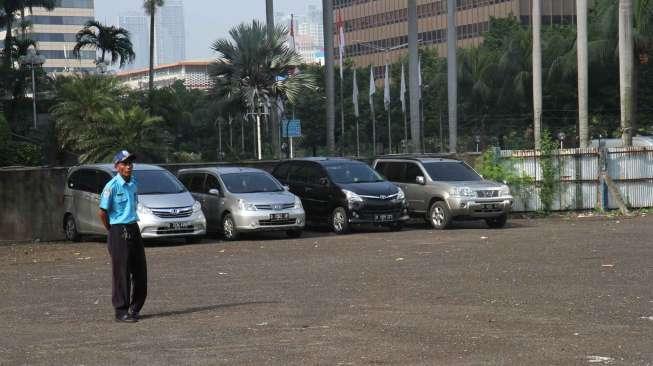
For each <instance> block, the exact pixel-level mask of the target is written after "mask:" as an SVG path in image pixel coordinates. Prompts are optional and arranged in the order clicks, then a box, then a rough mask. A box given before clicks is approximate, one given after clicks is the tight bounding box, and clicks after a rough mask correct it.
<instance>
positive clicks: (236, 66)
mask: <svg viewBox="0 0 653 366" xmlns="http://www.w3.org/2000/svg"><path fill="white" fill-rule="evenodd" d="M287 33H288V31H287V30H286V28H285V27H283V26H276V27H275V28H274V30H273V32H272V33H271V34H272V37H269V36H268V30H267V27H266V26H265V24H263V23H261V22H259V21H256V20H254V21H252V23H251V24H246V23H242V24H240V25H238V26H236V27H234V28H232V29H231V30H230V31H229V35H230V36H231V40H229V39H219V40H217V41H215V42H214V43H213V45H212V46H211V48H212V49H213V50H214V51H215V52H217V53H218V59H217V60H216V61H215V62H214V63H213V64H212V65H211V69H210V74H211V76H212V78H213V80H214V82H215V93H216V95H217V96H218V97H219V98H220V99H222V101H223V102H225V103H226V104H228V105H229V104H231V105H236V106H237V107H238V108H239V109H240V110H241V111H242V112H248V111H249V112H261V111H262V109H265V108H266V105H267V104H268V103H270V104H271V105H274V103H275V101H276V100H277V98H278V97H280V98H282V99H285V100H288V101H289V102H290V103H291V104H293V103H295V102H296V100H297V98H298V96H299V95H300V93H301V92H302V91H303V89H304V88H315V86H316V83H315V77H314V75H312V74H309V73H300V72H298V70H297V68H296V67H297V66H298V65H299V64H301V57H300V56H299V54H298V53H297V52H296V51H295V50H294V49H291V48H289V47H288V46H287V45H286V44H285V40H286V39H287Z"/></svg>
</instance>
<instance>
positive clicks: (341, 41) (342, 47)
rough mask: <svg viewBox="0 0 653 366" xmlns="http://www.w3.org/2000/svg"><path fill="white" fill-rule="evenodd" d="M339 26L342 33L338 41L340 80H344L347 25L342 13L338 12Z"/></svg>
mask: <svg viewBox="0 0 653 366" xmlns="http://www.w3.org/2000/svg"><path fill="white" fill-rule="evenodd" d="M338 28H339V30H338V31H339V33H340V39H339V41H338V50H339V51H340V80H342V59H343V58H344V57H345V27H344V22H343V21H342V15H341V14H340V13H338Z"/></svg>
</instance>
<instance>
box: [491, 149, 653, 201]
mask: <svg viewBox="0 0 653 366" xmlns="http://www.w3.org/2000/svg"><path fill="white" fill-rule="evenodd" d="M601 155H602V150H600V149H598V148H588V149H563V150H557V151H555V152H554V155H553V165H554V167H555V170H556V172H557V174H558V176H559V184H558V185H557V189H556V194H555V198H554V202H553V205H552V209H553V210H556V211H560V210H588V209H594V208H598V207H602V205H605V207H607V208H617V205H616V203H615V202H614V199H613V197H610V196H609V195H608V194H607V193H604V189H603V184H602V182H601V180H600V178H599V177H600V173H601V171H602V168H605V169H606V170H607V173H608V174H609V175H610V177H611V178H612V179H613V181H614V182H615V183H616V185H617V187H618V188H619V191H620V192H621V195H622V197H623V199H624V201H625V202H626V205H627V206H629V207H632V208H641V207H653V148H651V147H616V148H607V149H604V150H603V156H604V157H605V163H603V159H602V158H601ZM500 159H501V162H502V163H503V164H505V165H507V166H509V167H511V168H512V170H513V171H514V172H516V173H517V174H518V175H523V176H529V177H532V178H533V180H534V181H535V183H534V184H533V185H532V186H528V187H524V188H522V189H515V187H513V189H512V190H513V195H514V196H515V201H516V202H515V206H514V211H539V210H542V209H543V205H542V202H541V200H540V195H539V191H540V185H541V182H542V180H543V177H542V169H541V166H540V162H541V160H542V158H541V157H540V152H539V151H534V150H504V151H501V153H500Z"/></svg>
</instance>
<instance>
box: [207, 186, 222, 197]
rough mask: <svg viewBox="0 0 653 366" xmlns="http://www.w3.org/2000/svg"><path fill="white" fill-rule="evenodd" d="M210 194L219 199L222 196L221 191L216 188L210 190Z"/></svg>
mask: <svg viewBox="0 0 653 366" xmlns="http://www.w3.org/2000/svg"><path fill="white" fill-rule="evenodd" d="M209 194H210V195H213V196H218V197H219V196H220V190H219V189H215V188H211V189H209Z"/></svg>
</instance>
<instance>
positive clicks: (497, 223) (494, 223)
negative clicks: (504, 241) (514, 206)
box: [485, 214, 508, 229]
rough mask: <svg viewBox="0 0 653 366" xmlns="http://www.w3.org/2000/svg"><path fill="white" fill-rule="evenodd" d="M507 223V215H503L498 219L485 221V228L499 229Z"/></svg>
mask: <svg viewBox="0 0 653 366" xmlns="http://www.w3.org/2000/svg"><path fill="white" fill-rule="evenodd" d="M507 222H508V215H507V214H503V215H501V216H498V217H493V218H490V219H485V223H486V224H487V226H489V227H490V228H492V229H501V228H502V227H504V226H506V223H507Z"/></svg>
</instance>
